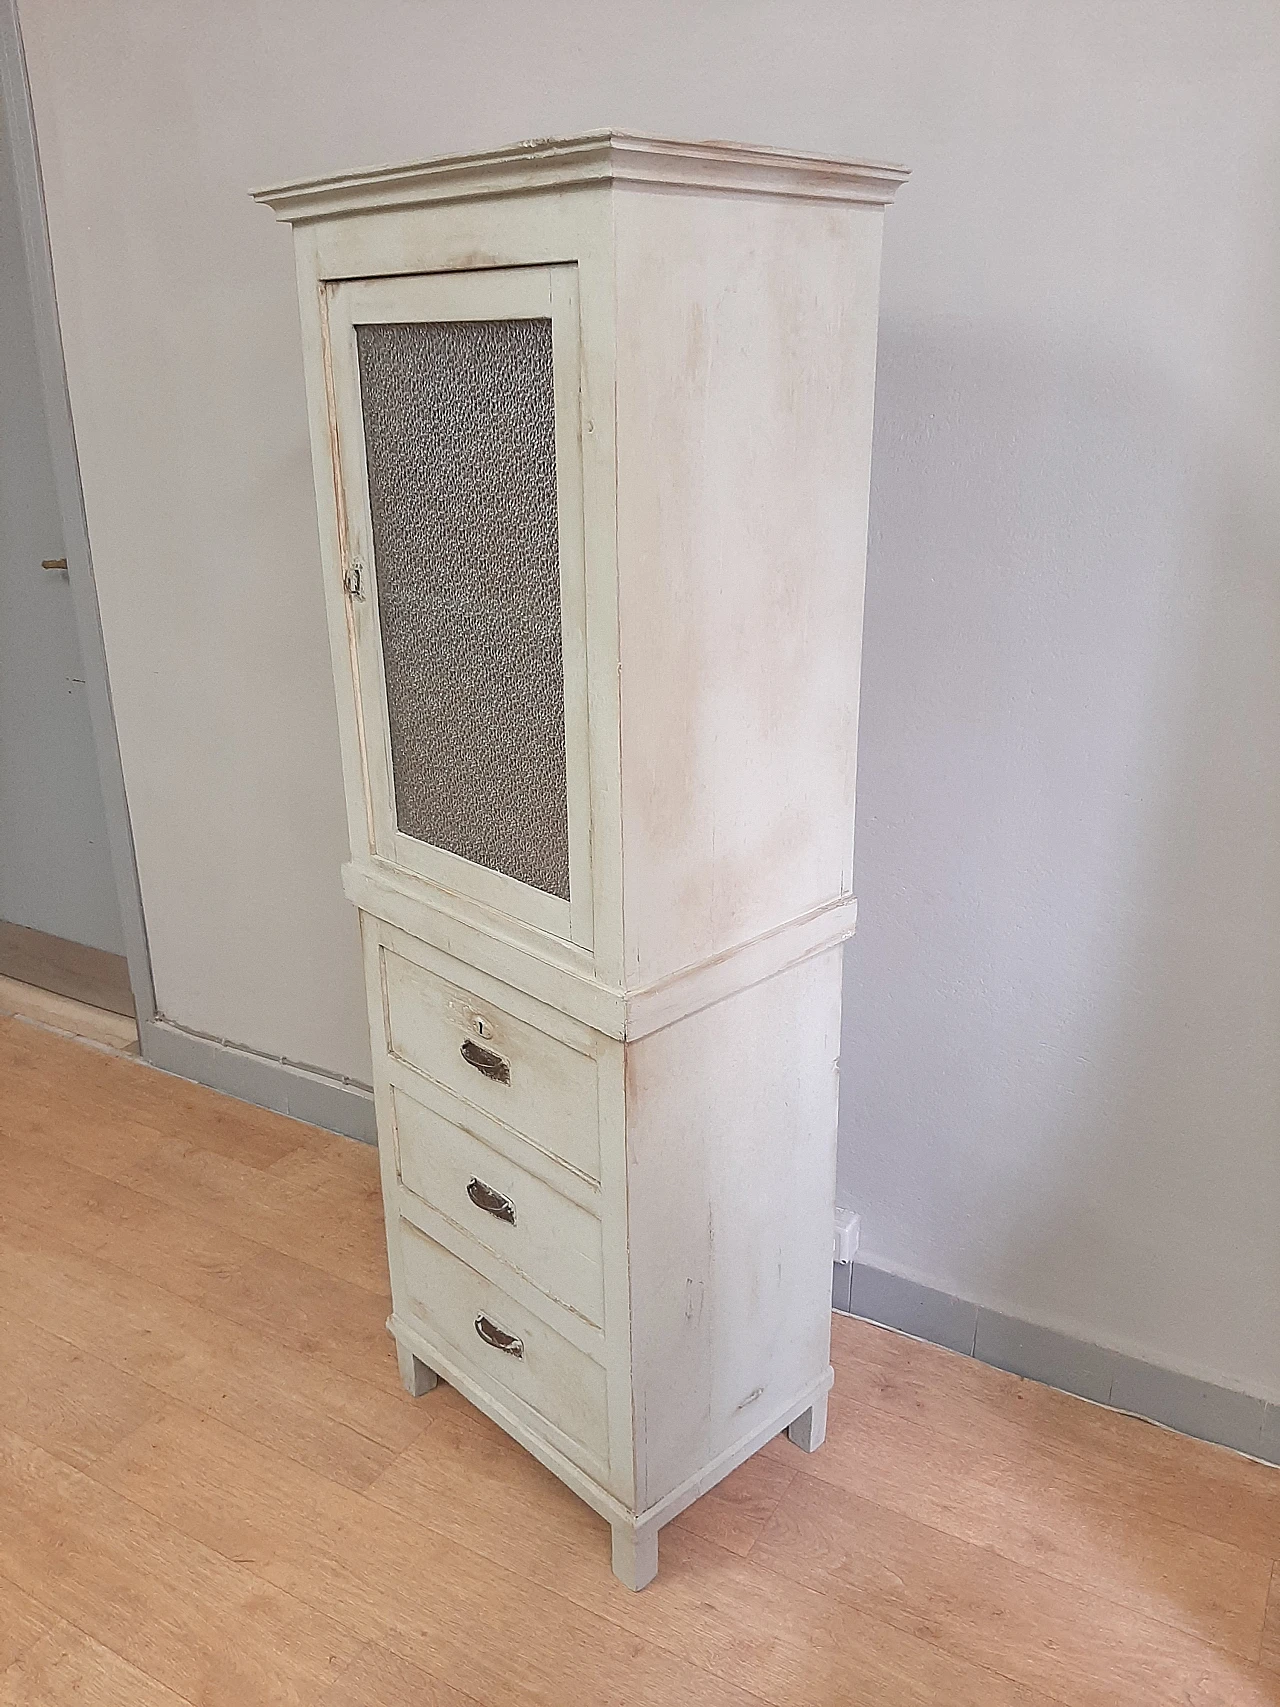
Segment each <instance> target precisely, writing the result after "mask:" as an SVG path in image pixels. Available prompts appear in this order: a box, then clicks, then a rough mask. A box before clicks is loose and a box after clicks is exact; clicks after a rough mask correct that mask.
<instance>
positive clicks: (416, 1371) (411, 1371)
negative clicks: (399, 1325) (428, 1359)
mask: <svg viewBox="0 0 1280 1707" xmlns="http://www.w3.org/2000/svg"><path fill="white" fill-rule="evenodd" d="M396 1357H397V1358H398V1359H399V1361H400V1379H401V1380H402V1381H403V1382H404V1389H405V1392H406V1393H408V1394H409V1396H410V1397H411V1398H414V1399H420V1398H421V1397H422V1395H423V1394H424V1393H429V1392H430V1391H431V1389H432V1388H433V1387H434V1386H435V1384H436V1380H437V1376H436V1372H435V1370H434V1369H428V1368H427V1366H426V1364H425V1363H424V1362H423V1361H422V1359H421V1358H420V1357H415V1356H414V1355H413V1353H412V1352H411V1351H409V1350H407V1349H406V1348H405V1347H404V1346H402V1345H401V1344H400V1342H399V1341H398V1340H397V1341H396Z"/></svg>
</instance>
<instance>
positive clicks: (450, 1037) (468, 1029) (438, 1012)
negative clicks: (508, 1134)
mask: <svg viewBox="0 0 1280 1707" xmlns="http://www.w3.org/2000/svg"><path fill="white" fill-rule="evenodd" d="M382 966H383V988H384V990H385V992H386V1022H387V1047H388V1049H389V1050H390V1052H391V1054H392V1055H393V1056H395V1057H396V1058H397V1059H399V1060H401V1061H404V1062H406V1063H407V1064H408V1065H409V1066H410V1067H416V1068H417V1070H418V1071H419V1072H420V1073H425V1074H426V1076H427V1077H428V1078H430V1079H434V1080H435V1081H436V1083H437V1084H441V1085H444V1086H445V1087H446V1089H448V1090H450V1091H452V1092H453V1094H454V1095H455V1096H457V1097H460V1098H462V1100H463V1101H464V1102H467V1103H470V1104H471V1105H472V1106H473V1107H475V1108H478V1109H480V1110H481V1111H482V1112H483V1113H484V1114H487V1115H489V1116H490V1117H491V1118H492V1119H494V1120H497V1121H500V1122H501V1123H502V1124H503V1125H504V1126H507V1127H509V1128H510V1129H511V1130H512V1131H513V1132H516V1133H518V1134H519V1135H520V1136H521V1137H523V1138H526V1139H528V1140H529V1142H530V1143H533V1144H536V1145H537V1146H538V1148H539V1149H540V1150H545V1151H546V1152H547V1154H548V1155H551V1156H555V1157H557V1158H558V1159H559V1160H561V1161H564V1162H567V1163H568V1164H569V1166H570V1167H573V1168H576V1169H577V1170H578V1171H579V1173H582V1174H585V1175H586V1177H587V1178H588V1179H592V1180H598V1179H599V1177H600V1131H599V1118H600V1117H599V1093H598V1085H597V1067H596V1058H595V1056H594V1055H593V1054H591V1053H590V1052H589V1051H588V1050H587V1049H586V1048H575V1047H574V1046H573V1045H572V1044H570V1043H565V1042H563V1041H562V1040H561V1039H560V1038H559V1037H553V1036H552V1035H551V1034H550V1033H549V1032H547V1031H543V1030H541V1029H540V1028H539V1027H538V1026H536V1025H533V1024H531V1023H530V1022H529V1021H528V1020H524V1019H517V1018H516V1016H515V1015H514V1014H511V1013H507V1012H505V1011H504V1010H503V1009H502V1008H500V1007H498V1006H496V1005H495V1004H494V1003H492V1002H490V1001H488V1000H486V999H484V998H482V997H480V996H474V995H472V994H471V993H470V992H469V991H467V990H464V989H462V988H461V987H460V986H459V985H456V984H451V983H449V982H448V981H447V980H446V979H444V978H441V977H439V976H438V975H437V974H435V973H433V972H428V971H427V970H425V968H423V967H421V966H415V965H414V964H413V963H412V961H409V960H406V959H405V958H404V957H403V956H402V955H399V954H396V953H395V952H394V951H393V950H391V949H389V948H384V949H383V951H382ZM585 1035H587V1036H589V1035H590V1033H585Z"/></svg>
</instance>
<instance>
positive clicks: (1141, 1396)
mask: <svg viewBox="0 0 1280 1707" xmlns="http://www.w3.org/2000/svg"><path fill="white" fill-rule="evenodd" d="M831 1304H832V1308H833V1309H835V1310H838V1311H840V1312H841V1313H842V1314H843V1315H847V1316H859V1317H861V1318H862V1319H863V1320H864V1321H868V1322H878V1323H879V1324H880V1325H881V1326H883V1327H886V1328H896V1329H897V1330H898V1332H899V1333H904V1334H910V1335H911V1337H912V1338H913V1339H919V1340H928V1341H930V1343H931V1344H933V1345H941V1346H946V1347H947V1349H948V1350H950V1351H956V1352H960V1353H961V1354H962V1355H963V1356H965V1357H975V1358H977V1360H978V1362H979V1363H989V1364H991V1365H992V1366H993V1367H994V1368H996V1369H1007V1370H1009V1371H1010V1372H1011V1373H1012V1374H1014V1375H1025V1376H1027V1377H1028V1378H1029V1379H1030V1380H1032V1381H1042V1382H1043V1383H1044V1384H1045V1386H1046V1387H1056V1388H1058V1389H1059V1391H1061V1392H1063V1393H1075V1394H1077V1395H1078V1396H1079V1397H1080V1398H1082V1399H1092V1400H1093V1401H1094V1402H1095V1403H1096V1404H1100V1405H1109V1406H1110V1407H1111V1408H1112V1410H1117V1411H1125V1412H1127V1413H1128V1414H1129V1415H1130V1416H1136V1417H1145V1418H1146V1420H1147V1421H1148V1422H1155V1423H1162V1424H1163V1425H1164V1426H1165V1427H1166V1428H1171V1429H1176V1430H1177V1432H1178V1433H1179V1434H1187V1435H1191V1436H1192V1437H1193V1438H1194V1439H1196V1440H1209V1441H1213V1442H1214V1443H1215V1444H1216V1445H1218V1446H1229V1447H1231V1448H1232V1450H1233V1451H1236V1452H1243V1453H1246V1454H1247V1455H1248V1456H1249V1457H1250V1458H1260V1459H1262V1460H1263V1461H1264V1462H1265V1463H1268V1464H1280V1405H1277V1404H1270V1403H1268V1402H1267V1400H1265V1399H1261V1398H1257V1397H1255V1396H1254V1395H1253V1394H1250V1393H1239V1392H1236V1391H1235V1389H1233V1388H1230V1387H1217V1386H1214V1385H1213V1384H1212V1383H1210V1382H1205V1381H1197V1380H1196V1379H1195V1377H1194V1376H1191V1375H1182V1374H1180V1373H1179V1372H1178V1371H1177V1370H1174V1369H1163V1368H1161V1367H1160V1366H1159V1365H1158V1364H1154V1363H1143V1362H1142V1361H1141V1360H1140V1359H1139V1358H1136V1357H1127V1356H1126V1355H1125V1354H1124V1353H1123V1352H1119V1351H1111V1350H1110V1349H1109V1348H1108V1347H1106V1346H1101V1345H1092V1344H1090V1343H1089V1341H1087V1340H1078V1339H1073V1338H1071V1336H1070V1335H1068V1334H1060V1333H1057V1332H1055V1331H1054V1330H1053V1329H1052V1328H1042V1327H1039V1326H1037V1324H1036V1323H1034V1322H1024V1321H1020V1320H1018V1319H1017V1318H1016V1317H1013V1316H1002V1315H1001V1314H1000V1313H999V1311H997V1310H988V1309H986V1308H985V1307H984V1306H983V1305H980V1304H974V1303H972V1302H970V1301H969V1300H968V1299H965V1298H956V1297H953V1296H952V1295H951V1294H950V1293H948V1292H937V1291H935V1290H934V1289H933V1287H931V1286H922V1285H921V1284H920V1283H919V1282H918V1281H914V1280H905V1279H904V1278H903V1277H902V1276H901V1275H897V1274H889V1273H887V1272H886V1271H885V1270H884V1269H879V1268H872V1267H871V1266H870V1265H869V1264H867V1263H860V1262H855V1263H836V1264H835V1265H834V1266H833V1270H832V1285H831Z"/></svg>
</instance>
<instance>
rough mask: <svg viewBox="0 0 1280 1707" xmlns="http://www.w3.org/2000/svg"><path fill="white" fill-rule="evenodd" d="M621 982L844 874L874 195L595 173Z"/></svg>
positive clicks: (722, 940) (774, 916) (867, 440)
mask: <svg viewBox="0 0 1280 1707" xmlns="http://www.w3.org/2000/svg"><path fill="white" fill-rule="evenodd" d="M615 219H616V244H617V250H616V266H617V339H618V343H617V371H618V421H617V434H618V552H619V587H620V595H619V596H620V611H621V620H620V633H621V647H622V672H621V689H622V762H623V873H624V884H625V902H624V918H625V938H626V980H627V983H628V985H636V984H643V983H648V982H650V981H652V980H654V979H657V978H661V977H663V976H664V975H666V974H668V973H670V972H672V971H675V970H678V969H679V968H681V967H683V966H688V965H691V964H694V963H696V962H698V961H700V960H703V959H706V958H707V957H709V956H712V955H714V954H717V953H720V952H722V951H723V950H725V949H727V948H730V947H733V946H735V945H736V944H739V943H742V942H745V941H748V940H750V939H751V938H752V937H755V936H757V935H759V934H760V933H762V932H764V931H767V930H770V929H773V928H774V927H775V926H777V925H779V924H782V923H784V922H786V921H787V920H790V919H793V918H796V917H799V916H801V915H803V914H805V913H807V912H809V911H811V910H812V909H814V908H816V907H819V906H821V905H823V904H824V903H827V902H830V901H832V900H834V899H835V898H837V897H838V896H840V895H844V894H848V893H849V892H850V891H851V887H852V885H851V863H852V844H853V778H854V766H853V756H854V747H855V741H856V728H857V697H858V649H859V645H860V638H861V624H862V582H863V569H864V562H865V554H866V505H867V485H868V479H869V470H870V451H871V417H872V394H873V386H874V365H875V333H876V316H877V293H878V282H879V262H880V231H881V225H882V213H881V210H880V209H878V208H877V209H871V208H856V207H845V206H839V207H834V206H830V205H825V204H819V203H809V202H802V201H791V200H784V199H781V198H771V197H747V196H739V197H735V196H721V197H714V198H713V197H709V196H692V195H674V194H664V193H662V192H661V191H657V190H644V191H641V190H632V189H628V188H625V187H620V188H619V189H618V191H617V195H616V210H615Z"/></svg>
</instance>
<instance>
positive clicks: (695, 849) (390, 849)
mask: <svg viewBox="0 0 1280 1707" xmlns="http://www.w3.org/2000/svg"><path fill="white" fill-rule="evenodd" d="M903 175H904V174H903V173H902V172H901V171H900V170H898V169H895V168H884V167H882V168H872V167H864V166H856V165H851V166H844V165H841V164H840V163H838V162H832V161H822V160H814V159H811V158H808V157H804V156H794V157H789V156H786V155H781V154H777V153H773V152H771V151H767V150H765V151H753V150H750V149H745V148H741V147H731V146H727V145H722V144H715V145H712V144H701V145H697V146H695V145H690V144H684V143H664V142H659V141H655V140H652V139H648V138H639V137H633V136H629V135H624V134H615V133H600V134H597V135H593V136H590V137H586V138H579V139H574V140H572V141H569V142H551V143H540V144H526V145H522V146H520V147H518V148H515V149H510V150H506V151H503V152H500V153H497V154H494V155H492V156H488V157H480V158H474V157H473V158H468V159H463V160H457V159H450V160H444V161H439V162H430V163H428V164H426V165H423V166H418V167H410V168H405V169H403V170H401V171H398V172H397V171H390V170H386V171H380V172H378V173H374V174H356V175H354V176H352V177H351V178H346V179H342V180H336V181H334V182H332V183H329V184H315V183H307V184H304V185H302V186H286V187H284V188H283V189H279V190H268V191H262V192H260V196H259V199H261V200H263V201H266V202H268V203H269V204H270V205H271V206H273V207H274V208H275V209H276V210H277V212H278V213H279V214H280V215H281V217H283V218H286V219H290V220H293V221H296V222H297V235H298V243H297V267H298V281H299V293H300V301H301V305H302V314H303V341H304V355H305V360H306V366H307V380H308V395H309V398H310V407H311V423H312V444H313V450H314V456H315V466H316V492H317V498H318V501H319V511H320V529H321V540H322V555H323V568H324V586H325V595H326V600H327V604H328V609H329V626H330V634H331V638H332V644H333V661H334V669H335V676H336V679H337V692H338V710H339V721H340V725H341V728H342V734H343V751H344V754H345V755H346V759H347V779H346V780H347V802H348V812H349V824H350V832H351V845H352V851H353V858H352V862H351V866H350V867H349V868H348V872H347V886H348V889H349V891H350V892H351V893H352V895H353V897H354V898H355V899H356V900H357V903H358V904H359V905H360V907H361V909H362V920H363V929H364V934H365V944H366V964H367V972H368V994H369V1007H370V1020H371V1026H372V1030H373V1035H374V1050H373V1053H374V1080H375V1086H376V1087H377V1093H378V1115H379V1137H380V1146H381V1149H382V1154H383V1164H382V1177H383V1192H384V1199H385V1203H386V1210H387V1234H388V1240H389V1244H390V1252H391V1257H390V1263H391V1276H392V1293H393V1307H394V1313H393V1317H392V1327H393V1330H394V1332H395V1333H396V1335H397V1338H398V1341H399V1344H400V1347H401V1352H402V1357H407V1358H408V1359H409V1361H408V1363H407V1365H406V1366H405V1368H404V1370H403V1371H402V1373H403V1376H404V1379H405V1381H406V1384H407V1385H409V1386H410V1389H411V1390H413V1389H414V1387H415V1386H416V1385H418V1384H419V1383H420V1379H421V1378H420V1376H419V1374H418V1369H419V1367H420V1364H422V1363H425V1364H426V1365H427V1366H428V1367H429V1368H432V1369H435V1370H436V1371H437V1372H439V1373H445V1374H448V1375H449V1377H450V1379H451V1380H452V1379H458V1380H459V1381H460V1382H461V1384H462V1385H463V1389H464V1391H466V1392H468V1393H470V1394H471V1395H472V1397H473V1398H475V1399H476V1402H477V1403H479V1404H482V1405H483V1406H484V1408H485V1409H487V1410H488V1411H489V1414H490V1415H493V1416H496V1417H497V1418H498V1420H499V1421H501V1422H502V1423H503V1425H504V1426H506V1427H508V1428H510V1430H511V1432H512V1433H513V1434H515V1436H516V1437H517V1438H518V1439H520V1440H523V1441H524V1442H525V1443H526V1444H527V1445H528V1446H529V1447H530V1449H531V1450H533V1451H536V1452H538V1453H539V1455H540V1456H541V1457H543V1459H544V1462H547V1463H549V1464H551V1466H552V1467H553V1468H554V1469H555V1470H556V1471H557V1473H558V1474H561V1475H563V1476H565V1478H566V1480H568V1481H569V1482H570V1485H571V1486H573V1487H575V1488H577V1490H578V1491H579V1492H580V1493H581V1494H582V1495H583V1497H584V1498H585V1499H587V1500H588V1501H589V1502H590V1503H591V1504H593V1505H594V1506H595V1507H596V1508H597V1510H599V1511H601V1512H602V1513H603V1514H604V1515H605V1516H607V1517H608V1518H609V1521H610V1522H611V1523H612V1524H613V1526H614V1531H615V1538H614V1568H615V1570H616V1571H617V1572H618V1574H619V1575H620V1576H621V1577H622V1578H623V1580H624V1581H627V1582H629V1583H630V1584H631V1586H632V1587H635V1588H639V1587H643V1586H644V1583H645V1582H647V1581H648V1580H649V1578H650V1577H651V1576H652V1575H653V1572H654V1570H655V1569H656V1560H657V1532H658V1528H659V1526H660V1524H661V1523H662V1522H663V1521H666V1519H668V1518H669V1517H671V1516H672V1515H674V1513H675V1512H676V1511H678V1510H680V1509H681V1507H682V1506H683V1505H684V1504H687V1503H688V1501H689V1500H690V1499H692V1498H695V1497H696V1495H697V1492H698V1491H700V1490H702V1489H704V1488H706V1487H708V1486H710V1485H711V1483H713V1482H714V1481H715V1480H716V1479H717V1478H718V1476H720V1475H723V1474H725V1473H726V1471H727V1470H728V1469H729V1468H731V1467H732V1466H733V1464H735V1463H737V1462H740V1461H741V1459H742V1457H743V1456H745V1454H746V1453H748V1452H750V1451H751V1450H753V1449H754V1448H755V1447H756V1446H758V1445H759V1444H760V1442H761V1441H763V1440H765V1439H767V1438H768V1437H769V1433H770V1432H776V1430H777V1428H778V1427H779V1425H780V1424H781V1423H785V1424H788V1425H791V1426H794V1427H795V1428H796V1430H797V1434H796V1439H797V1441H798V1443H800V1444H802V1445H804V1446H805V1447H806V1448H807V1449H808V1450H813V1449H814V1448H815V1447H816V1446H817V1445H818V1444H819V1442H820V1440H821V1433H822V1417H823V1414H824V1413H823V1405H824V1402H825V1393H826V1388H827V1386H828V1385H829V1383H830V1378H831V1377H830V1368H829V1365H828V1352H829V1343H830V1311H829V1250H830V1245H829V1229H830V1221H831V1211H832V1203H833V1197H834V1182H835V1137H836V1113H837V1080H836V1075H837V1067H838V1061H837V1055H838V1045H839V1016H840V969H841V955H840V948H839V943H840V941H841V939H842V937H843V936H844V935H846V934H847V933H848V931H850V930H851V929H852V926H853V919H854V908H853V903H852V896H851V894H850V889H849V885H850V876H851V874H850V854H851V842H852V830H853V745H854V740H855V732H856V707H854V706H853V705H851V704H850V703H849V702H848V701H847V700H846V699H842V697H841V695H842V693H846V692H847V691H848V678H849V676H850V673H851V672H852V674H853V676H854V679H855V680H856V665H857V652H858V647H859V643H860V625H861V599H862V570H863V557H864V549H865V537H866V488H867V476H868V469H869V463H870V452H871V445H870V433H871V400H872V387H873V380H874V349H875V315H876V282H877V271H878V265H879V235H880V225H881V221H882V216H883V205H884V203H885V202H887V201H888V200H889V199H890V197H891V196H892V194H893V191H894V189H895V188H896V187H897V184H898V182H899V181H900V180H901V178H902V177H903ZM366 275H367V276H366ZM513 314H514V315H525V314H541V315H548V314H549V315H550V316H551V318H552V324H553V328H554V340H555V366H556V387H557V389H556V414H557V428H556V431H557V444H556V463H557V483H558V487H559V491H560V537H561V552H560V574H561V584H562V602H563V603H564V605H565V621H564V626H563V639H564V649H565V666H566V667H565V677H564V698H565V727H566V746H567V750H568V753H569V756H570V763H569V773H570V784H569V792H568V811H569V839H570V846H571V849H576V850H578V852H577V857H576V858H575V859H574V860H573V861H572V862H571V882H570V889H571V895H570V903H569V905H568V906H565V905H564V904H563V903H557V904H556V907H555V908H552V907H550V906H548V905H547V903H548V900H549V898H548V897H546V896H542V895H538V894H536V893H534V892H532V891H530V890H529V889H527V888H526V887H525V886H524V885H522V884H520V883H517V882H515V881H514V880H512V879H510V878H499V877H497V876H496V874H494V873H491V872H480V871H477V870H476V869H475V868H474V867H469V866H463V862H461V861H458V860H453V859H451V860H448V861H446V860H442V859H440V858H437V857H436V856H435V854H434V852H433V850H430V849H427V848H425V847H421V846H419V845H416V844H414V845H411V846H406V845H405V844H406V838H405V837H404V836H403V835H401V834H400V833H398V831H397V829H396V824H395V809H394V799H393V795H392V789H391V783H390V763H389V758H388V755H389V752H390V729H389V726H388V712H387V702H386V695H385V692H384V691H383V684H382V679H381V651H380V625H379V619H378V614H377V611H376V608H374V605H375V599H376V585H375V578H374V575H373V574H372V573H370V570H371V569H372V568H373V567H374V541H373V535H372V528H371V524H370V517H369V498H368V492H367V484H366V474H365V455H364V447H363V425H362V416H361V409H360V394H359V383H358V370H357V364H356V358H355V353H354V351H355V330H354V329H355V327H356V326H358V325H360V324H361V323H363V322H364V321H366V320H374V321H384V320H396V321H403V320H413V319H419V320H438V319H472V318H488V317H490V316H493V315H513ZM610 423H616V436H615V432H612V431H610V430H609V424H610ZM357 564H358V565H360V566H361V567H362V568H363V569H364V573H365V575H366V576H367V579H368V584H367V586H363V587H362V585H361V584H356V583H354V582H353V577H352V569H353V565H357ZM673 660H674V665H673ZM619 684H620V691H619ZM575 755H577V757H575ZM460 866H463V869H461V870H458V869H457V868H458V867H460ZM548 998H551V1000H550V1001H549V1000H548ZM557 998H558V1000H557ZM584 1021H585V1022H587V1023H584ZM591 1021H595V1022H596V1023H595V1024H592V1023H590V1022H591ZM601 1022H603V1023H601ZM477 1193H478V1194H479V1196H478V1197H477V1196H476V1195H475V1194H477Z"/></svg>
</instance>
